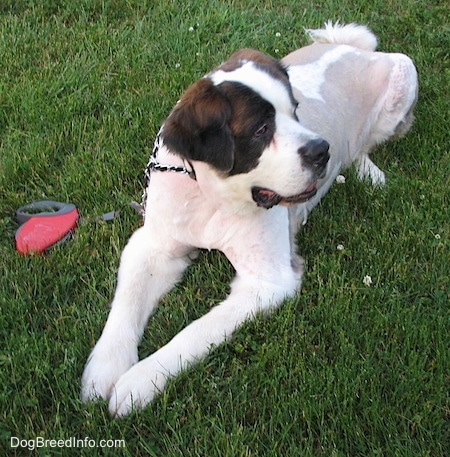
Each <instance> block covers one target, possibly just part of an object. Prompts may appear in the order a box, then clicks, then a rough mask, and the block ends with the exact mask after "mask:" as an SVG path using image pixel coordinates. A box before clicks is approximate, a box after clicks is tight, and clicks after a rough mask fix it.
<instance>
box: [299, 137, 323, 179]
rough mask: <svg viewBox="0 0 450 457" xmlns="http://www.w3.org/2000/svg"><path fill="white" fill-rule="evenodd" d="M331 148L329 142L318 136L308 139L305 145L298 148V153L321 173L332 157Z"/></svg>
mask: <svg viewBox="0 0 450 457" xmlns="http://www.w3.org/2000/svg"><path fill="white" fill-rule="evenodd" d="M329 148H330V145H329V144H328V142H326V141H325V140H322V139H321V138H318V139H315V140H310V141H308V142H307V143H306V144H305V146H302V147H301V148H300V149H299V150H298V153H299V154H300V156H301V158H302V159H303V160H304V162H305V163H306V164H307V165H309V166H311V167H313V168H314V169H316V170H317V173H318V174H321V173H322V172H323V171H324V170H325V167H326V165H327V163H328V160H329V158H330V154H329V153H328V149H329Z"/></svg>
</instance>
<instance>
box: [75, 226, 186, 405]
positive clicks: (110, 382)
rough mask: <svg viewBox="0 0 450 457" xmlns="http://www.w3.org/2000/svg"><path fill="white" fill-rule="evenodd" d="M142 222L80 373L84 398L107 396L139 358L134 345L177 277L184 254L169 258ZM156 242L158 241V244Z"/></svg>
mask: <svg viewBox="0 0 450 457" xmlns="http://www.w3.org/2000/svg"><path fill="white" fill-rule="evenodd" d="M152 235H153V234H152V233H151V232H150V231H149V230H148V229H147V228H146V227H142V228H140V229H139V230H137V231H136V232H135V233H134V234H133V236H132V237H131V238H130V240H129V242H128V244H127V245H126V247H125V249H124V251H123V254H122V258H121V262H120V267H119V273H118V283H117V289H116V293H115V296H114V299H113V302H112V304H111V311H110V313H109V316H108V320H107V322H106V325H105V328H104V330H103V333H102V335H101V337H100V339H99V340H98V342H97V344H96V345H95V347H94V349H93V350H92V352H91V354H90V356H89V358H88V361H87V364H86V367H85V369H84V373H83V377H82V389H81V398H82V400H83V401H88V400H95V399H98V398H104V399H108V398H109V397H110V396H111V392H112V390H113V388H114V384H115V383H116V381H117V380H118V379H119V377H120V376H121V375H122V374H123V373H124V372H125V371H127V370H128V369H129V368H130V367H131V366H132V365H134V364H135V363H136V362H137V360H138V355H137V346H138V344H139V342H140V339H141V337H142V334H143V332H144V328H145V326H146V324H147V320H148V318H149V317H150V315H151V314H152V313H153V311H154V309H155V307H156V305H157V302H158V300H159V299H160V298H161V297H162V296H163V295H164V294H165V293H167V292H168V291H169V290H170V289H171V288H172V287H173V285H174V284H175V283H176V282H177V281H179V280H180V279H181V276H182V274H183V271H184V270H185V268H186V267H187V266H188V264H189V260H188V259H187V257H173V256H171V255H170V253H168V252H165V251H164V247H163V245H164V243H156V242H155V241H153V240H152ZM157 244H158V245H157Z"/></svg>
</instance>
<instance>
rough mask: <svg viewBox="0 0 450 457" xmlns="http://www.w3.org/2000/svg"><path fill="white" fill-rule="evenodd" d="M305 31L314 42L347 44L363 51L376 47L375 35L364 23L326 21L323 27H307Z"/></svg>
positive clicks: (372, 49) (373, 49)
mask: <svg viewBox="0 0 450 457" xmlns="http://www.w3.org/2000/svg"><path fill="white" fill-rule="evenodd" d="M306 32H307V33H308V35H309V36H310V37H311V39H312V40H313V41H314V43H334V44H348V45H350V46H355V47H356V48H360V49H363V50H365V51H375V49H376V47H377V37H376V36H375V35H374V34H373V32H372V31H371V30H369V29H368V28H367V27H366V26H364V25H359V24H347V25H340V24H339V21H336V23H335V24H333V23H332V22H331V21H328V22H325V28H324V29H316V30H311V29H307V30H306Z"/></svg>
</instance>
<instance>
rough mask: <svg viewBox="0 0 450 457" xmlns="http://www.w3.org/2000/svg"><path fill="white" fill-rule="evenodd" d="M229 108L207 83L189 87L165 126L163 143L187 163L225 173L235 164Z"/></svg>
mask: <svg viewBox="0 0 450 457" xmlns="http://www.w3.org/2000/svg"><path fill="white" fill-rule="evenodd" d="M231 111H232V109H231V105H230V103H229V101H228V99H227V98H226V97H225V96H224V95H223V94H222V93H221V92H220V91H219V89H218V88H217V87H215V86H214V84H213V83H212V82H211V81H210V80H209V79H201V80H200V81H197V82H196V83H195V84H193V85H191V86H190V87H189V88H188V90H187V91H186V92H185V94H184V95H183V97H182V98H181V100H180V101H179V102H178V104H177V105H176V106H175V108H174V110H173V111H172V113H171V114H170V116H169V117H168V119H167V120H166V122H165V124H164V130H163V133H162V136H163V140H164V143H165V144H166V145H167V147H168V148H169V149H170V150H171V151H173V152H174V153H177V154H179V155H180V156H181V157H183V158H186V159H187V160H198V161H202V162H206V163H209V164H211V165H213V166H214V167H215V168H217V169H218V170H220V171H223V172H228V171H230V170H231V168H232V167H233V162H234V147H235V145H234V139H233V136H232V133H231V129H230V126H229V121H230V118H231Z"/></svg>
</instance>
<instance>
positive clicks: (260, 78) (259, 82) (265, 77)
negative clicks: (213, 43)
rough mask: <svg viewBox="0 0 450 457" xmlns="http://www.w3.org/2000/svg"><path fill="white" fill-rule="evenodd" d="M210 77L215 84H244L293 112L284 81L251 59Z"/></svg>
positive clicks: (283, 108) (284, 109)
mask: <svg viewBox="0 0 450 457" xmlns="http://www.w3.org/2000/svg"><path fill="white" fill-rule="evenodd" d="M208 77H209V78H210V79H211V81H212V82H213V83H214V85H215V86H218V85H219V84H222V83H223V82H226V81H228V82H237V83H241V84H244V85H245V86H247V87H249V88H250V89H252V90H254V91H255V92H256V93H257V94H258V95H260V96H261V97H262V98H264V99H265V100H267V101H268V102H269V103H271V104H272V105H273V106H274V107H277V108H278V109H279V110H281V111H285V112H286V113H291V112H292V99H291V97H290V94H289V92H288V90H287V88H286V86H285V85H284V84H283V82H282V81H281V80H278V79H276V78H274V77H273V76H271V75H270V74H269V73H267V72H265V71H264V70H263V69H261V68H258V67H257V66H256V65H255V63H254V62H252V61H251V60H248V61H246V62H245V63H243V65H242V66H240V67H238V68H236V69H235V70H232V71H224V70H217V71H214V72H213V73H211V74H210V75H208Z"/></svg>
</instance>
